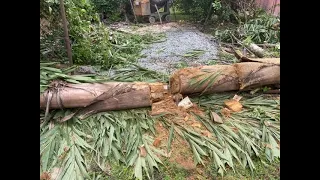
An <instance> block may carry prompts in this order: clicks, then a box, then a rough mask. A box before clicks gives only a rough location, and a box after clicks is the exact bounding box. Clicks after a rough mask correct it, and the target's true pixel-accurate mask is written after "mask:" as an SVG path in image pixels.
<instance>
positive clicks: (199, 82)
mask: <svg viewBox="0 0 320 180" xmlns="http://www.w3.org/2000/svg"><path fill="white" fill-rule="evenodd" d="M271 84H280V65H276V64H268V63H259V62H244V63H236V64H233V65H214V66H202V67H195V68H184V69H180V70H178V71H176V72H175V73H174V74H173V75H172V76H171V77H170V91H171V93H172V94H176V93H180V94H183V95H186V94H196V93H203V94H210V93H217V92H224V91H233V90H249V89H251V88H255V87H261V86H265V85H271Z"/></svg>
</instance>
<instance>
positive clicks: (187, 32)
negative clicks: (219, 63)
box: [138, 27, 217, 73]
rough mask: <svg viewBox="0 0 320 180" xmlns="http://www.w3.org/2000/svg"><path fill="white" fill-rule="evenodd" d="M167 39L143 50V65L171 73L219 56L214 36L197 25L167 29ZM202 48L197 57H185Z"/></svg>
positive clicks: (140, 62) (139, 61)
mask: <svg viewBox="0 0 320 180" xmlns="http://www.w3.org/2000/svg"><path fill="white" fill-rule="evenodd" d="M165 34H166V37H167V38H166V41H164V42H160V43H154V44H151V45H150V46H149V47H148V48H146V49H144V50H143V51H142V54H143V55H144V57H143V58H140V59H139V60H138V64H139V65H140V66H142V67H145V68H148V69H151V70H155V71H160V72H164V73H171V72H172V71H174V70H176V69H177V68H179V67H181V66H199V65H205V64H207V63H208V61H209V60H212V59H216V58H217V43H216V42H215V40H214V38H213V36H210V35H206V34H204V33H202V32H200V31H199V30H197V29H196V28H195V27H179V28H171V29H168V30H166V32H165ZM195 49H196V50H202V51H204V52H203V53H202V54H200V55H198V56H195V57H184V55H185V54H187V53H189V52H191V51H192V50H195Z"/></svg>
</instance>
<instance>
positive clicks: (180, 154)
mask: <svg viewBox="0 0 320 180" xmlns="http://www.w3.org/2000/svg"><path fill="white" fill-rule="evenodd" d="M155 129H156V136H157V139H161V143H160V145H159V148H160V149H164V150H166V149H167V144H168V138H169V130H168V129H166V128H165V127H163V126H162V124H161V123H160V122H157V123H156V125H155ZM168 154H169V155H170V157H169V158H168V159H169V161H170V162H174V163H177V164H178V165H179V166H181V167H182V168H184V169H186V170H191V169H195V168H196V165H195V163H194V161H193V158H192V157H193V154H192V151H191V149H190V147H189V144H188V142H187V141H186V140H184V139H182V138H181V137H180V136H179V135H177V133H175V136H174V138H173V140H172V144H171V151H170V152H169V153H168Z"/></svg>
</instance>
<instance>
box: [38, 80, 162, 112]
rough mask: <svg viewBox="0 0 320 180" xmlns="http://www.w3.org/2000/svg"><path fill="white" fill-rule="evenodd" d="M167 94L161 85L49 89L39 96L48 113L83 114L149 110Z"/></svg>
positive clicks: (93, 85) (120, 84)
mask: <svg viewBox="0 0 320 180" xmlns="http://www.w3.org/2000/svg"><path fill="white" fill-rule="evenodd" d="M167 91H168V90H167V85H165V84H162V83H143V82H135V83H125V82H108V83H103V84H99V83H93V84H90V83H83V84H66V85H64V86H63V87H61V88H60V90H58V89H50V90H47V91H46V92H45V93H43V94H42V95H40V109H44V108H46V106H47V104H48V105H49V109H58V108H76V107H80V108H81V107H82V110H81V112H82V114H83V113H91V112H100V111H107V110H123V109H133V108H140V107H148V106H151V103H152V102H153V101H159V100H161V99H162V98H163V94H164V93H166V92H167ZM50 96H52V98H50ZM49 99H51V100H50V103H48V100H49Z"/></svg>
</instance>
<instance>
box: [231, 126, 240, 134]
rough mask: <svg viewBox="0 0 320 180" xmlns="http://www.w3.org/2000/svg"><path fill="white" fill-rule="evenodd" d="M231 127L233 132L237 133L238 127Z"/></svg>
mask: <svg viewBox="0 0 320 180" xmlns="http://www.w3.org/2000/svg"><path fill="white" fill-rule="evenodd" d="M231 129H232V131H233V132H235V133H238V131H239V130H238V128H236V127H231Z"/></svg>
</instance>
